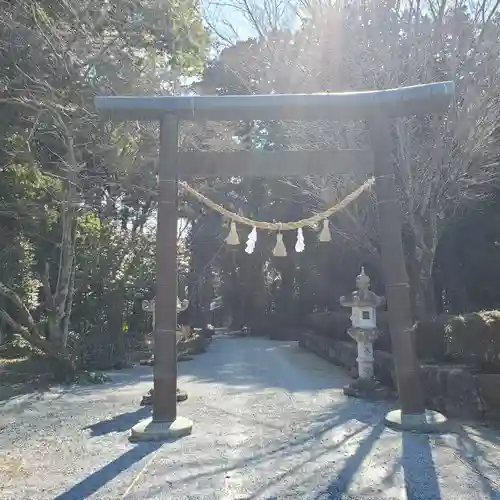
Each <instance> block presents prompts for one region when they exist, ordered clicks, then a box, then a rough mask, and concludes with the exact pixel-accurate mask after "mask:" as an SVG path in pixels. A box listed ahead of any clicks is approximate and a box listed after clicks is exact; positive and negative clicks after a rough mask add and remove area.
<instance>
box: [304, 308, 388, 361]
mask: <svg viewBox="0 0 500 500" xmlns="http://www.w3.org/2000/svg"><path fill="white" fill-rule="evenodd" d="M351 325H352V323H351V312H350V311H349V310H347V309H346V310H345V311H335V312H327V313H316V314H311V315H309V317H308V321H307V326H308V327H309V328H311V329H312V330H313V331H315V332H317V333H319V334H321V335H325V336H326V337H329V338H331V339H334V340H347V341H352V339H351V337H349V335H348V334H347V330H348V329H349V328H350V327H351ZM377 326H378V328H379V329H380V337H379V338H378V339H377V340H376V342H375V349H379V350H381V351H385V352H391V339H390V335H389V319H388V316H387V312H386V311H377Z"/></svg>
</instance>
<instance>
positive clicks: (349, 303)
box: [340, 267, 385, 381]
mask: <svg viewBox="0 0 500 500" xmlns="http://www.w3.org/2000/svg"><path fill="white" fill-rule="evenodd" d="M356 287H357V290H356V291H354V292H352V293H351V294H350V295H349V296H347V297H340V304H341V305H342V306H344V307H350V308H351V309H352V315H351V322H352V327H351V328H349V330H347V333H348V334H349V336H350V337H352V338H353V339H354V340H355V341H356V342H357V344H358V357H357V360H356V361H357V362H358V376H359V378H360V379H361V380H364V381H372V380H373V362H374V359H373V343H374V342H375V340H376V339H377V337H378V336H379V334H380V332H379V330H378V329H377V307H379V306H381V305H382V304H383V303H384V302H385V297H379V296H378V295H376V294H375V293H373V292H372V291H371V290H370V278H369V276H367V275H366V274H365V269H364V268H363V267H362V268H361V273H360V274H359V275H358V277H357V278H356Z"/></svg>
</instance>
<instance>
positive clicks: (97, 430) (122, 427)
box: [84, 406, 151, 437]
mask: <svg viewBox="0 0 500 500" xmlns="http://www.w3.org/2000/svg"><path fill="white" fill-rule="evenodd" d="M150 415H151V408H150V407H147V406H142V407H141V408H139V409H138V410H136V411H131V412H128V413H122V414H120V415H115V416H114V417H112V418H110V419H108V420H101V421H100V422H96V423H95V424H92V425H89V426H87V427H84V430H90V435H91V436H92V437H96V436H104V435H106V434H110V433H111V432H127V431H128V430H130V429H131V428H132V427H133V426H134V425H135V424H136V423H137V422H139V420H142V419H144V418H147V417H149V416H150Z"/></svg>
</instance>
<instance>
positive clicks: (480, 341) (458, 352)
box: [445, 310, 500, 372]
mask: <svg viewBox="0 0 500 500" xmlns="http://www.w3.org/2000/svg"><path fill="white" fill-rule="evenodd" d="M445 335H446V354H447V356H449V357H450V358H451V359H453V360H455V361H459V362H465V363H470V364H474V365H476V366H478V367H479V368H481V369H483V370H485V371H494V372H500V311H495V310H494V311H481V312H476V313H470V314H464V315H460V316H453V317H451V318H450V319H449V321H448V322H447V324H446V326H445Z"/></svg>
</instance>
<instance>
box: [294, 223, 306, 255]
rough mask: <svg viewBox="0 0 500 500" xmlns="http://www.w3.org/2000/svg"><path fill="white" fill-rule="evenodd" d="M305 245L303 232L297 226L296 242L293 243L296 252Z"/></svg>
mask: <svg viewBox="0 0 500 500" xmlns="http://www.w3.org/2000/svg"><path fill="white" fill-rule="evenodd" d="M305 247H306V246H305V243H304V232H303V231H302V228H301V227H299V229H297V243H295V251H296V252H297V253H301V252H303V251H304V248H305Z"/></svg>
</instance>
